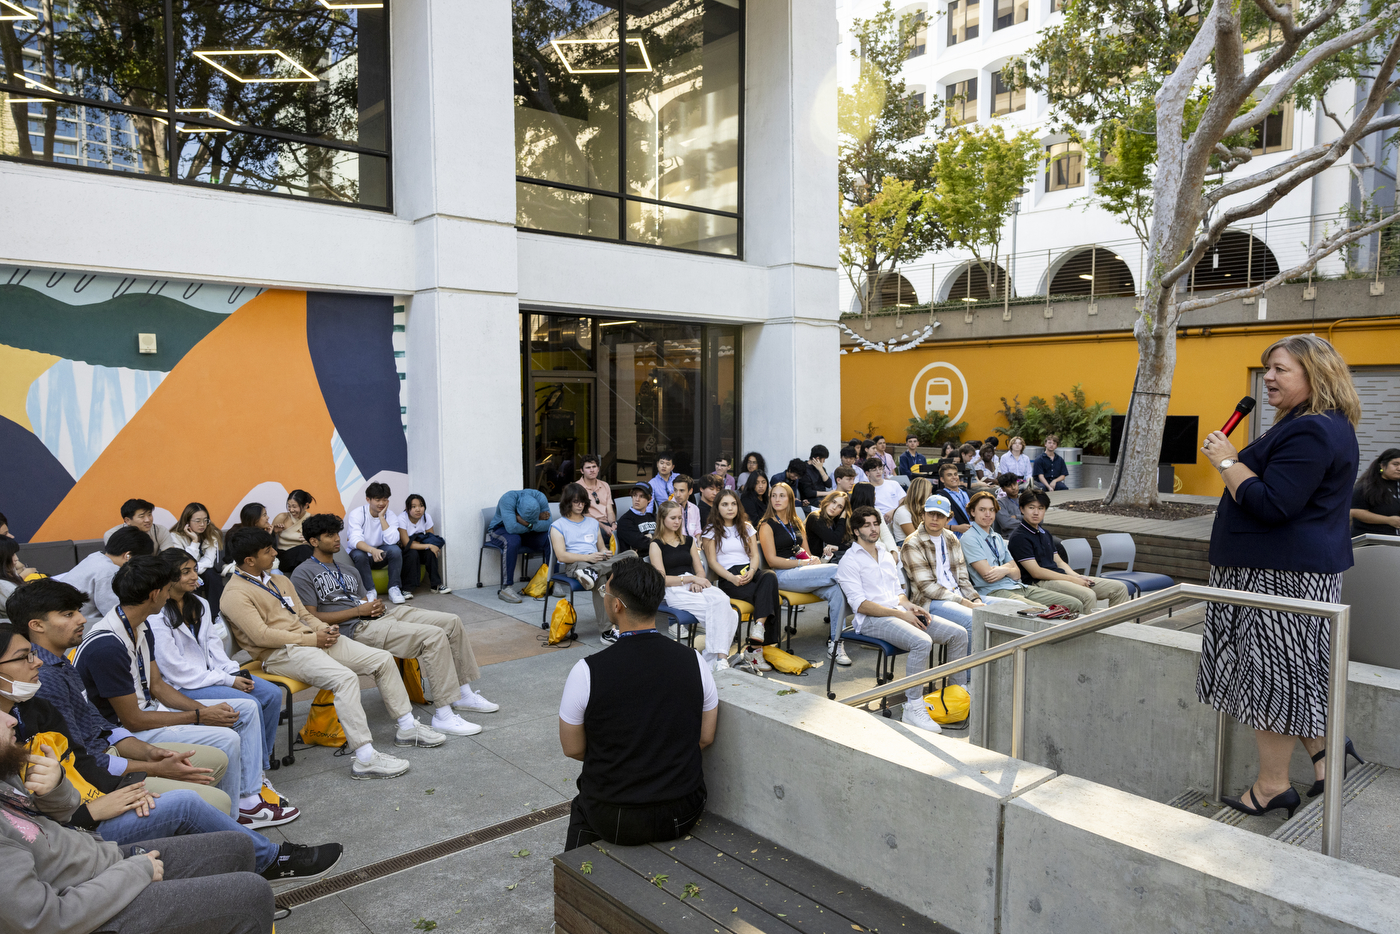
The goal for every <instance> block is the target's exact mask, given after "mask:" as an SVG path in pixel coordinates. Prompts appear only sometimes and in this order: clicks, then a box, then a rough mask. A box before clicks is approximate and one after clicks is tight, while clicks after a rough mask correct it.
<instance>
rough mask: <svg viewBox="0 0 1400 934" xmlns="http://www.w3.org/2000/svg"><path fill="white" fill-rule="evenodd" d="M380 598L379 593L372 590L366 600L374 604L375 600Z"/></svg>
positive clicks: (366, 595)
mask: <svg viewBox="0 0 1400 934" xmlns="http://www.w3.org/2000/svg"><path fill="white" fill-rule="evenodd" d="M378 596H379V594H378V593H376V592H375V591H374V590H370V592H369V593H367V594H365V599H366V600H368V601H369V602H370V603H373V602H374V601H375V598H377V597H378Z"/></svg>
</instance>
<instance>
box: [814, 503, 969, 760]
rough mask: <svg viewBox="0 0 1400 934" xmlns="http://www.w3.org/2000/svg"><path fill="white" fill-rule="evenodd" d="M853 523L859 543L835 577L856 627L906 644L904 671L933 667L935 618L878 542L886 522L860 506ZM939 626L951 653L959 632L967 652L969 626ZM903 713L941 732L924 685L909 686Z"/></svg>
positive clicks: (920, 725)
mask: <svg viewBox="0 0 1400 934" xmlns="http://www.w3.org/2000/svg"><path fill="white" fill-rule="evenodd" d="M850 525H851V527H852V529H853V530H854V531H855V537H856V542H855V544H854V545H852V546H851V548H850V549H849V550H847V552H846V555H845V557H843V558H842V559H841V564H840V565H839V566H838V568H837V571H836V582H837V583H838V584H840V585H841V589H842V590H843V591H845V594H846V602H847V603H848V604H849V605H850V606H851V607H852V608H853V609H854V610H855V611H856V612H855V630H856V632H857V633H861V634H862V635H867V636H873V637H875V638H876V639H883V640H885V641H886V642H889V643H890V644H892V645H896V646H898V647H900V648H901V649H904V650H905V651H906V652H907V653H908V654H907V655H906V656H905V660H904V676H905V677H912V676H914V675H917V674H918V673H919V672H921V671H925V670H927V669H928V667H929V654H930V653H931V652H932V651H933V643H934V637H933V636H932V635H930V633H929V631H928V630H929V629H930V626H931V624H934V622H935V621H934V618H933V617H932V616H930V615H929V612H928V610H925V609H924V608H923V607H921V606H919V605H918V604H915V603H911V602H910V601H909V598H908V597H906V596H905V595H904V585H903V584H902V583H901V582H900V579H899V568H898V567H897V566H896V565H895V563H894V559H893V558H892V557H891V556H890V554H889V552H887V551H886V550H885V549H884V548H882V547H880V528H881V526H883V525H884V523H883V522H881V521H880V514H879V513H878V512H876V511H875V510H874V509H873V508H871V507H869V506H861V507H858V508H857V509H856V510H855V511H854V512H852V513H851V519H850ZM939 622H940V623H941V621H939ZM939 628H941V629H945V630H946V631H944V632H940V633H938V635H940V636H941V637H943V638H944V639H946V640H947V641H948V643H949V655H950V657H951V655H952V652H953V650H954V642H955V640H957V639H958V638H959V637H960V638H961V646H962V652H963V654H964V655H965V654H966V653H967V630H965V629H963V628H962V627H961V626H958V625H956V624H954V623H946V624H942V626H940V627H939ZM954 630H956V632H954ZM960 657H961V656H960ZM903 717H904V722H905V723H907V724H909V725H910V726H916V727H918V728H919V729H921V730H928V731H929V732H930V733H942V732H943V730H942V728H940V727H939V725H938V724H937V723H935V722H934V721H933V718H932V717H930V716H929V715H928V708H927V707H925V706H924V698H923V686H922V685H915V686H913V687H911V688H909V690H907V691H905V702H904V714H903Z"/></svg>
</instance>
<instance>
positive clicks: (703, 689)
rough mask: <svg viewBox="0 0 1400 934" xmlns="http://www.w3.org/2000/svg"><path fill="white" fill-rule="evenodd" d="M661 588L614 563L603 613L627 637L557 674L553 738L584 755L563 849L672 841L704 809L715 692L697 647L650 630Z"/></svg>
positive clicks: (647, 572)
mask: <svg viewBox="0 0 1400 934" xmlns="http://www.w3.org/2000/svg"><path fill="white" fill-rule="evenodd" d="M729 495H731V496H732V495H733V494H732V492H730V493H729ZM665 586H666V585H665V580H664V578H663V577H662V576H661V574H660V573H659V572H658V571H657V570H656V569H655V568H652V567H651V566H650V565H648V564H646V563H644V562H642V561H638V560H636V559H632V560H628V561H623V562H621V563H619V564H618V566H617V567H616V568H614V569H613V570H612V574H611V577H610V578H609V579H608V581H607V589H606V596H607V604H606V612H607V615H608V619H609V620H610V621H611V622H612V624H613V626H614V627H615V628H617V629H618V630H619V631H621V632H623V633H626V635H627V638H625V639H619V640H618V641H617V643H616V644H615V645H613V646H611V647H609V648H606V649H604V650H603V651H601V652H595V653H593V654H592V655H589V656H587V657H586V658H582V659H580V660H579V661H578V662H577V663H576V664H575V665H574V667H573V669H572V670H571V671H570V672H569V678H568V680H567V681H565V682H564V696H563V698H562V699H561V700H560V702H559V745H560V746H561V747H562V748H563V750H564V755H566V756H568V757H569V758H570V759H578V760H579V761H581V762H582V763H583V773H582V774H581V775H580V776H579V779H578V795H577V796H576V797H575V798H574V803H573V813H572V814H571V815H570V817H569V830H568V835H567V839H566V840H565V843H564V848H565V849H566V850H570V849H574V848H575V847H580V846H584V845H586V844H588V843H592V842H593V841H595V840H606V841H607V842H608V843H612V844H617V845H619V846H640V845H641V844H645V843H660V842H663V841H666V840H674V839H676V838H678V837H682V836H684V835H685V834H686V833H688V832H689V831H690V828H691V827H693V826H694V825H695V822H696V821H698V820H699V819H700V815H701V813H702V812H703V811H704V808H705V798H706V792H705V775H704V771H703V769H702V767H701V765H702V764H701V759H700V752H701V750H703V749H704V748H705V747H706V746H709V745H710V744H711V743H713V742H714V740H715V722H716V720H717V719H718V711H719V696H718V693H717V692H716V690H715V682H714V678H713V676H712V675H711V674H710V666H709V665H707V664H705V660H704V659H703V658H701V657H700V653H698V652H696V651H695V650H694V649H688V648H686V647H685V646H684V645H682V644H681V643H679V642H676V641H674V640H672V639H668V638H667V637H666V636H664V635H662V634H661V633H659V632H657V631H656V608H657V607H658V606H660V604H661V599H662V597H663V596H664V595H665ZM640 698H645V702H641V703H639V699H640Z"/></svg>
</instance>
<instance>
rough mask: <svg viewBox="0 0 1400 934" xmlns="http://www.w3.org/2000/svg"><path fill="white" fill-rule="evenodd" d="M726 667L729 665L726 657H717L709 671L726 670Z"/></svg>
mask: <svg viewBox="0 0 1400 934" xmlns="http://www.w3.org/2000/svg"><path fill="white" fill-rule="evenodd" d="M728 667H729V659H727V658H717V659H715V661H714V664H713V665H711V666H710V671H711V672H716V671H724V670H726V669H727V668H728Z"/></svg>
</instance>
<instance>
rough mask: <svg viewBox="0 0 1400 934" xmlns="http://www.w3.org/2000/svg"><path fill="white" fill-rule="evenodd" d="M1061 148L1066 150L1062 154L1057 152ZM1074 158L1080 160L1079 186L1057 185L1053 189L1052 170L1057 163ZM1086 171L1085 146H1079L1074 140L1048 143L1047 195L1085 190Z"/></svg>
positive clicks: (1046, 149)
mask: <svg viewBox="0 0 1400 934" xmlns="http://www.w3.org/2000/svg"><path fill="white" fill-rule="evenodd" d="M1061 146H1063V147H1064V149H1063V150H1062V151H1060V152H1056V150H1057V149H1059V147H1061ZM1072 156H1077V157H1078V158H1079V183H1078V184H1077V185H1070V184H1066V185H1055V186H1053V187H1052V186H1051V173H1052V170H1053V169H1054V166H1055V163H1057V162H1061V161H1063V160H1066V159H1069V158H1070V157H1072ZM1084 169H1085V164H1084V147H1083V146H1081V145H1079V144H1078V143H1076V142H1074V141H1073V140H1062V141H1060V142H1058V143H1046V144H1045V193H1046V194H1049V193H1050V192H1052V191H1069V190H1071V189H1073V188H1083V187H1084V185H1085V179H1084Z"/></svg>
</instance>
